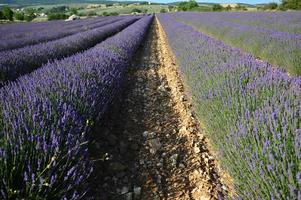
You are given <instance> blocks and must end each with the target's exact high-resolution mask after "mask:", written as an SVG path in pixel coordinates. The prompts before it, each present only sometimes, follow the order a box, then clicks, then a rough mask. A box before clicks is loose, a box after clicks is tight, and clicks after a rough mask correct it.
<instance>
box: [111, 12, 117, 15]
mask: <svg viewBox="0 0 301 200" xmlns="http://www.w3.org/2000/svg"><path fill="white" fill-rule="evenodd" d="M118 15H119V13H118V12H111V13H110V16H118Z"/></svg>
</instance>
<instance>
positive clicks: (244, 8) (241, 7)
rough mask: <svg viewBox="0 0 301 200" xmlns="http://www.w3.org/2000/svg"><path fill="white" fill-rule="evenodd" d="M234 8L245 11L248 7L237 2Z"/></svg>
mask: <svg viewBox="0 0 301 200" xmlns="http://www.w3.org/2000/svg"><path fill="white" fill-rule="evenodd" d="M235 10H244V11H247V10H248V9H247V7H246V6H243V5H240V4H238V5H237V6H235Z"/></svg>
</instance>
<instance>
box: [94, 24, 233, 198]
mask: <svg viewBox="0 0 301 200" xmlns="http://www.w3.org/2000/svg"><path fill="white" fill-rule="evenodd" d="M150 29H151V30H150V31H149V34H148V35H147V37H146V38H145V41H144V42H143V44H144V45H143V46H142V47H141V48H140V50H139V51H138V53H137V55H136V56H135V59H134V61H133V63H132V68H131V69H130V70H129V71H128V72H127V74H126V77H125V83H124V90H123V91H124V92H123V93H122V94H121V95H120V98H119V99H118V100H117V102H116V103H114V107H113V108H112V109H111V110H110V111H109V113H108V114H107V115H106V119H105V123H103V124H99V125H98V126H97V128H96V130H95V134H94V136H93V139H94V140H95V142H94V145H93V148H92V150H91V154H92V155H91V159H92V160H93V161H94V162H95V164H96V168H95V170H94V174H93V181H92V184H91V188H92V194H93V196H94V197H95V199H99V200H111V199H112V200H113V199H114V200H119V199H120V200H121V199H125V200H138V199H143V200H144V199H145V200H148V199H150V200H156V199H158V200H159V199H160V200H161V199H162V200H163V199H164V200H165V199H166V200H167V199H170V200H177V199H180V200H186V199H187V200H188V199H192V200H202V199H223V198H224V197H225V195H227V193H228V192H227V191H228V189H227V187H226V186H225V185H224V184H223V179H222V178H221V177H220V175H219V174H220V172H219V170H218V167H217V165H216V161H215V159H214V157H213V156H212V155H211V154H210V152H209V150H208V148H207V146H208V145H207V140H206V138H205V137H204V135H203V134H202V131H201V130H200V128H199V125H198V122H197V120H196V118H195V116H194V114H193V112H192V111H191V110H192V106H191V103H190V100H189V99H188V98H187V96H186V95H185V91H184V87H183V84H182V81H181V78H180V76H179V74H178V72H177V66H176V64H175V62H174V59H173V57H172V55H171V53H170V52H171V51H170V50H169V48H168V45H167V42H166V38H165V35H164V31H163V29H162V27H161V26H160V24H159V22H158V21H157V20H154V22H153V24H152V26H151V28H150Z"/></svg>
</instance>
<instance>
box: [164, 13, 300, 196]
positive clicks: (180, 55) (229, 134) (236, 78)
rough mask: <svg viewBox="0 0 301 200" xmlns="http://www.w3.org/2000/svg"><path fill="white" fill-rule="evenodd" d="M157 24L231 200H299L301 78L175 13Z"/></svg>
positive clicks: (165, 16) (166, 16)
mask: <svg viewBox="0 0 301 200" xmlns="http://www.w3.org/2000/svg"><path fill="white" fill-rule="evenodd" d="M179 15H180V16H181V15H182V14H179ZM159 19H160V22H161V23H162V25H163V27H164V29H165V31H166V33H167V36H168V40H169V43H170V45H171V48H172V50H173V52H174V53H175V56H176V58H177V62H178V63H179V65H180V67H181V72H182V74H183V77H184V79H185V80H186V82H187V84H188V86H189V91H190V92H191V95H192V98H193V101H194V102H195V105H196V109H197V114H198V117H199V119H200V120H201V121H202V122H203V123H204V126H205V132H206V134H207V136H208V137H209V138H210V139H211V141H212V144H213V145H214V147H215V150H216V151H217V152H218V154H219V158H220V160H221V161H222V166H223V167H225V168H226V170H227V171H228V172H229V173H230V175H231V176H232V178H233V180H234V186H235V190H236V193H237V196H235V197H232V198H239V199H301V127H300V125H301V117H300V113H301V78H300V77H290V76H288V75H287V74H286V73H285V72H284V71H281V70H278V69H274V68H272V66H271V65H270V64H268V63H267V62H262V61H258V60H256V59H255V58H254V57H253V56H251V55H249V54H246V53H243V52H241V51H240V50H238V49H234V48H232V47H230V46H227V45H226V44H224V43H223V42H221V41H218V40H215V39H213V38H211V37H208V36H206V35H204V34H202V33H200V32H198V31H196V30H195V29H194V28H192V27H191V26H188V25H185V24H184V23H181V22H178V21H176V19H177V17H176V14H173V15H170V14H161V15H159ZM208 20H209V19H208Z"/></svg>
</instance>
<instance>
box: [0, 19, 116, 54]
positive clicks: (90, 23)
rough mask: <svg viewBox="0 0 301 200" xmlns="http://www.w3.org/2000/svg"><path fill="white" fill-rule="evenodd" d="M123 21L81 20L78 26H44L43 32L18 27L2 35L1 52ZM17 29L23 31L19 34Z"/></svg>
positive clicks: (59, 24) (0, 40) (0, 39)
mask: <svg viewBox="0 0 301 200" xmlns="http://www.w3.org/2000/svg"><path fill="white" fill-rule="evenodd" d="M121 19H122V18H121V17H108V18H100V19H99V18H96V19H93V20H81V21H80V22H77V23H76V24H61V22H60V23H58V25H57V24H55V23H54V24H51V25H50V26H49V27H44V26H42V27H43V29H41V30H39V29H38V30H36V29H34V30H31V31H26V30H23V31H22V29H23V26H20V27H19V26H16V27H15V29H12V30H9V31H7V32H8V33H2V34H3V36H1V37H0V51H3V50H11V49H16V48H20V47H24V46H27V45H34V44H38V43H41V42H47V41H51V40H55V39H60V38H63V37H66V36H69V35H72V34H75V33H79V32H83V31H87V30H91V29H94V28H98V27H101V26H104V25H107V24H110V23H113V22H116V21H118V20H121ZM66 23H67V22H66ZM29 26H30V25H29ZM16 29H18V30H19V29H21V30H20V32H19V31H17V30H16ZM12 31H16V32H12ZM11 32H12V33H11Z"/></svg>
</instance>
